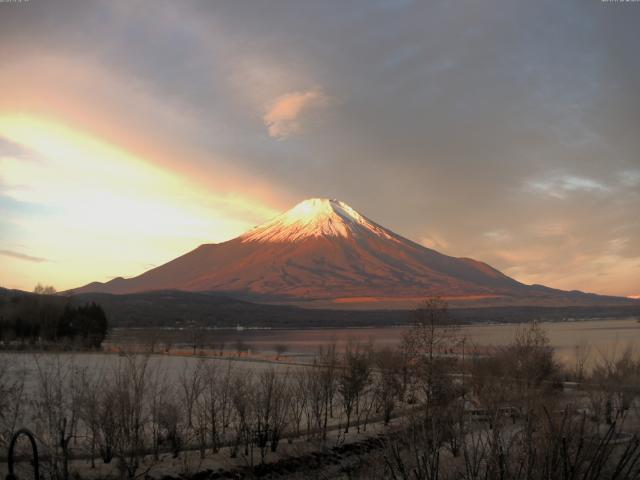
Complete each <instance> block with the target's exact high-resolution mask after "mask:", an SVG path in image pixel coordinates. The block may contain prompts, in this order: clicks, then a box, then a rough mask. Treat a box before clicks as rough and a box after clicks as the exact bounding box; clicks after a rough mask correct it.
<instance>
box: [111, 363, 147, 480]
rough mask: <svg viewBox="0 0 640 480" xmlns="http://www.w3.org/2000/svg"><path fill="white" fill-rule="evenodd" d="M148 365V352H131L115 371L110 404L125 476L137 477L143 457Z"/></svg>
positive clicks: (121, 470) (116, 450) (116, 454)
mask: <svg viewBox="0 0 640 480" xmlns="http://www.w3.org/2000/svg"><path fill="white" fill-rule="evenodd" d="M148 366H149V357H148V356H147V355H144V356H143V355H128V356H126V357H124V358H122V359H120V361H119V362H118V364H117V365H116V367H115V368H114V371H113V373H112V378H113V383H112V385H110V388H111V393H112V395H111V397H112V398H111V400H112V404H111V405H110V407H111V408H113V416H114V423H115V427H116V433H115V436H114V440H115V441H114V452H115V456H116V457H117V458H118V467H119V469H120V474H121V477H123V478H124V477H127V478H129V479H133V478H135V477H136V474H137V472H138V469H139V468H140V465H141V460H142V457H143V456H144V450H145V426H146V424H147V422H148V403H147V394H148V391H147V387H148V384H147V370H148Z"/></svg>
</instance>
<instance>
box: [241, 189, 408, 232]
mask: <svg viewBox="0 0 640 480" xmlns="http://www.w3.org/2000/svg"><path fill="white" fill-rule="evenodd" d="M371 234H373V235H377V236H379V237H383V238H386V239H389V240H395V238H394V236H393V234H392V233H391V232H389V231H388V230H386V229H385V228H383V227H381V226H380V225H378V224H376V223H375V222H372V221H371V220H369V219H368V218H366V217H364V216H362V215H360V214H359V213H358V212H357V211H355V210H354V209H353V208H351V207H350V206H349V205H347V204H346V203H344V202H341V201H339V200H336V199H328V198H310V199H308V200H305V201H303V202H300V203H298V204H297V205H296V206H295V207H293V208H292V209H291V210H289V211H287V212H285V213H283V214H282V215H279V216H277V217H276V218H274V219H273V220H270V221H268V222H267V223H264V224H262V225H260V226H258V227H256V228H254V229H253V230H250V231H249V232H247V233H245V234H244V235H242V236H241V237H240V238H241V239H242V241H243V242H298V241H301V240H305V239H308V238H315V237H344V238H351V237H358V236H362V235H371Z"/></svg>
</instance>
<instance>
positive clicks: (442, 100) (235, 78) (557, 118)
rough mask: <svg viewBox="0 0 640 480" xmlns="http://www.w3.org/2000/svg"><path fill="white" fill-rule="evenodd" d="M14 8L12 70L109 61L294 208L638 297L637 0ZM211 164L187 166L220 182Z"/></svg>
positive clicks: (5, 35) (186, 140) (6, 52)
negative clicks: (364, 221)
mask: <svg viewBox="0 0 640 480" xmlns="http://www.w3.org/2000/svg"><path fill="white" fill-rule="evenodd" d="M0 10H1V12H0V13H1V14H0V32H2V40H3V41H2V42H0V55H2V59H3V61H4V62H7V63H16V62H19V61H21V59H23V58H24V57H26V56H37V55H41V54H47V55H53V56H56V55H57V56H61V57H70V58H74V59H77V60H79V61H82V60H87V61H89V60H90V61H92V62H96V61H97V62H99V63H100V64H101V65H104V66H105V67H106V68H107V69H108V70H112V71H113V72H115V73H117V74H118V75H119V76H121V78H125V79H130V81H131V82H132V83H135V84H136V85H138V88H141V89H144V90H145V91H146V92H147V93H149V94H150V95H151V96H153V97H154V98H156V99H157V101H158V102H165V103H166V104H167V105H169V106H170V108H172V109H175V110H176V111H180V112H183V113H184V112H186V114H185V115H186V116H187V118H188V119H189V123H188V125H189V127H188V128H181V129H176V131H175V138H174V139H173V141H175V143H176V144H188V145H190V146H192V147H193V148H198V149H200V150H201V151H202V152H205V153H206V152H211V153H212V154H215V155H216V157H219V158H227V159H232V162H234V163H235V164H238V165H241V166H242V167H243V168H245V169H246V171H249V172H251V173H252V174H253V175H255V176H258V177H261V178H263V179H265V180H266V181H268V182H270V183H271V184H272V185H273V186H274V189H276V190H279V191H281V192H283V196H284V197H285V198H286V199H287V200H289V199H290V200H291V201H295V200H299V199H301V198H304V197H311V196H330V197H337V198H341V199H343V200H345V201H347V202H349V203H351V204H352V205H353V206H354V207H355V208H357V209H359V210H361V211H362V212H363V213H365V214H367V215H368V216H370V217H372V218H373V219H375V220H377V221H378V222H380V223H383V224H385V225H388V226H390V227H391V228H393V229H395V230H396V231H398V232H400V233H402V234H404V235H406V236H408V237H410V238H412V239H415V240H418V241H421V240H422V239H425V241H426V242H427V243H428V242H429V241H433V238H438V239H439V242H438V243H439V244H438V246H439V247H440V248H441V249H444V250H445V252H446V253H450V254H452V255H461V256H462V255H464V256H473V257H477V258H480V259H482V260H486V261H488V262H490V263H492V264H494V265H495V266H497V267H499V268H502V269H506V271H507V272H510V273H512V274H514V275H516V276H518V277H519V278H521V279H524V280H525V281H529V280H531V281H534V280H535V281H538V280H539V281H546V282H548V283H551V284H552V285H556V286H561V287H564V288H567V287H568V286H569V283H570V282H573V281H575V282H578V283H579V285H576V287H579V288H584V289H600V290H602V289H605V288H606V285H605V283H603V282H594V283H592V284H589V282H588V279H587V278H583V277H582V275H584V276H585V277H587V276H592V277H595V276H597V275H600V274H603V275H609V276H612V280H611V282H613V283H612V284H615V287H612V288H611V289H608V291H610V292H613V291H614V290H615V291H616V292H618V293H621V294H622V293H625V294H627V293H628V294H630V293H637V292H638V291H640V275H635V276H634V273H633V272H634V271H635V272H636V273H637V268H636V270H633V268H632V267H631V266H630V265H631V262H635V263H634V264H633V265H637V264H638V263H640V262H639V261H638V259H639V258H640V242H639V241H638V238H640V224H639V221H638V220H637V218H636V217H638V215H636V214H635V212H638V211H640V194H639V191H640V180H639V178H640V173H639V172H640V158H639V155H640V138H639V137H638V134H637V130H638V125H640V94H639V93H638V85H640V56H638V55H637V46H638V43H639V41H640V33H639V32H640V29H638V27H637V26H638V24H640V4H633V3H629V4H624V3H622V4H616V3H603V2H600V1H599V0H593V1H578V0H572V1H568V2H558V1H550V0H542V1H537V2H513V1H508V0H500V1H498V0H490V1H485V2H477V1H475V0H462V1H457V2H451V1H433V2H410V1H394V2H389V1H383V2H370V1H353V2H299V1H293V0H291V1H276V2H223V3H220V2H206V1H189V2H176V1H154V2H150V1H136V2H108V1H101V2H84V1H60V2H40V1H35V0H34V1H31V2H29V3H28V4H23V5H20V6H17V7H14V6H12V5H11V4H4V5H0ZM314 89H317V90H318V91H321V92H322V93H323V95H325V96H326V97H327V102H326V105H325V106H323V108H318V109H315V110H313V111H310V112H309V114H308V115H307V116H305V117H304V119H303V120H304V121H302V122H301V123H300V125H299V128H297V129H296V134H295V135H290V136H288V137H287V138H284V139H279V140H278V139H274V138H272V137H270V136H269V133H268V131H267V126H265V124H264V121H263V118H264V116H265V108H267V106H268V105H269V104H270V102H273V101H274V99H276V98H278V97H280V96H282V95H285V94H287V93H291V92H305V91H313V90H314ZM131 108H132V110H133V109H135V108H136V106H135V105H132V106H131ZM154 121H156V120H155V119H151V118H150V119H149V125H147V126H146V128H152V125H153V123H154ZM123 122H127V119H123ZM130 128H131V129H135V128H136V126H135V125H130ZM167 128H168V127H167ZM165 131H166V130H165ZM207 158H208V157H207V155H206V154H205V155H202V156H200V157H198V158H195V157H194V158H193V159H191V158H184V159H182V160H181V161H183V162H185V163H189V162H192V163H193V164H194V165H193V167H194V168H197V169H201V170H202V172H203V175H215V174H216V166H215V165H214V164H213V162H208V160H207ZM428 239H432V240H428ZM625 259H629V260H628V261H629V262H630V263H629V264H628V265H627V267H626V269H625V270H624V274H623V273H621V272H620V268H621V267H620V262H622V263H624V262H625V261H626V260H625ZM616 275H617V277H616ZM613 277H615V278H613ZM623 284H624V285H623Z"/></svg>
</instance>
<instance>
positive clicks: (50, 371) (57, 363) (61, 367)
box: [33, 355, 85, 480]
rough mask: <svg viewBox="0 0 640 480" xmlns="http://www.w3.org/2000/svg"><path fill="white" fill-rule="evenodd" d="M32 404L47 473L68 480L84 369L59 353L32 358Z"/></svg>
mask: <svg viewBox="0 0 640 480" xmlns="http://www.w3.org/2000/svg"><path fill="white" fill-rule="evenodd" d="M35 364H36V390H35V394H34V400H33V407H34V413H35V417H36V419H37V422H38V424H37V425H38V428H37V431H38V433H39V436H40V438H41V440H42V441H43V442H44V443H45V445H46V447H47V450H48V452H49V457H48V458H49V467H50V474H51V476H52V477H53V478H57V479H63V480H68V478H69V459H70V457H71V452H70V444H71V440H72V439H73V438H74V437H75V435H76V433H77V426H78V420H79V416H80V405H81V399H80V392H81V391H82V390H81V388H82V384H83V382H84V380H83V376H84V375H85V372H84V370H81V369H80V368H79V367H78V366H77V365H76V364H75V362H74V361H73V359H72V358H71V359H69V358H67V359H66V360H65V359H63V358H62V356H60V355H54V356H48V357H44V358H43V357H38V356H36V357H35Z"/></svg>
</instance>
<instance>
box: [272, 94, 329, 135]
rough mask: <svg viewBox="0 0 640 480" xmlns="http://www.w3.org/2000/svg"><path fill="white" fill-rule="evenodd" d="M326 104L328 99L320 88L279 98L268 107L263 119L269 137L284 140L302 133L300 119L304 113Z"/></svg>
mask: <svg viewBox="0 0 640 480" xmlns="http://www.w3.org/2000/svg"><path fill="white" fill-rule="evenodd" d="M326 103H327V97H326V95H325V94H324V93H323V92H322V90H321V89H319V88H314V89H311V90H307V91H306V92H290V93H286V94H284V95H281V96H279V97H278V98H276V99H275V100H274V101H273V102H271V103H270V104H269V105H268V107H267V111H266V113H265V114H264V117H263V121H264V124H265V126H266V127H267V131H268V132H269V136H271V137H273V138H278V139H284V138H287V137H290V136H292V135H296V134H298V133H300V132H301V130H302V125H301V123H300V117H301V116H302V115H303V113H304V112H305V111H307V110H309V109H310V108H314V107H321V106H324V105H326Z"/></svg>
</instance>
